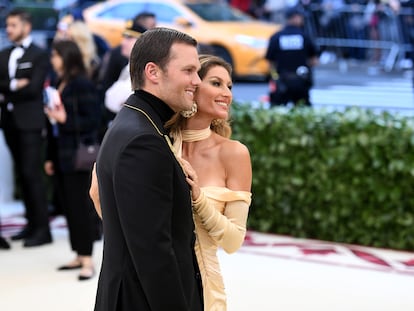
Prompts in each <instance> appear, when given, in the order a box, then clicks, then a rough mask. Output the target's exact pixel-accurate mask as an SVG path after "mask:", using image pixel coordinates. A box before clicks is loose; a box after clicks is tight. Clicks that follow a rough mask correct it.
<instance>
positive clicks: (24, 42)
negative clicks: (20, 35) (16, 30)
mask: <svg viewBox="0 0 414 311" xmlns="http://www.w3.org/2000/svg"><path fill="white" fill-rule="evenodd" d="M32 41H33V39H32V37H31V36H27V37H26V38H24V39H23V40H22V41H21V42H20V44H15V46H21V47H22V48H23V49H25V50H26V49H27V48H28V47H29V46H30V44H32Z"/></svg>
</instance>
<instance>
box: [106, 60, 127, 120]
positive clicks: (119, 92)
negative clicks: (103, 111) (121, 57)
mask: <svg viewBox="0 0 414 311" xmlns="http://www.w3.org/2000/svg"><path fill="white" fill-rule="evenodd" d="M131 93H132V86H131V77H130V74H129V64H128V65H126V66H125V67H124V69H122V71H121V73H120V74H119V78H118V80H116V81H115V83H114V84H112V86H111V87H110V88H109V89H108V90H107V91H106V92H105V107H106V108H108V109H109V110H110V111H112V112H113V113H117V112H118V111H119V110H121V108H122V105H123V104H125V102H126V100H127V99H128V97H129V95H131Z"/></svg>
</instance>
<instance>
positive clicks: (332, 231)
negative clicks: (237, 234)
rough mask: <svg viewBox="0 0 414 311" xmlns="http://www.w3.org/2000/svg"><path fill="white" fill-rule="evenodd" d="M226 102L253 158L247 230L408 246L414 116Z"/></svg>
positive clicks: (412, 228)
mask: <svg viewBox="0 0 414 311" xmlns="http://www.w3.org/2000/svg"><path fill="white" fill-rule="evenodd" d="M232 107H233V108H232V127H233V138H234V139H238V140H240V141H241V142H243V143H244V144H245V145H247V146H248V148H249V150H250V153H251V159H252V167H253V183H252V193H253V201H252V206H251V210H250V214H249V220H248V227H249V228H250V229H253V230H258V231H262V232H272V233H277V234H286V235H290V236H295V237H300V238H314V239H321V240H329V241H336V242H342V243H352V244H360V245H367V246H375V247H384V248H394V249H403V250H413V249H414V239H413V237H414V215H413V210H414V195H413V183H414V182H413V176H414V118H413V117H409V116H401V115H395V114H394V115H393V114H391V113H387V112H383V113H375V112H373V111H370V110H363V109H358V108H351V109H347V110H345V111H334V112H329V111H323V110H314V109H312V108H299V109H283V108H272V109H264V108H255V109H254V108H251V107H250V105H246V104H240V103H239V104H237V103H234V104H233V106H232Z"/></svg>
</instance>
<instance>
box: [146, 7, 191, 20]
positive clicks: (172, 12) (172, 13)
mask: <svg viewBox="0 0 414 311" xmlns="http://www.w3.org/2000/svg"><path fill="white" fill-rule="evenodd" d="M147 10H148V11H149V12H155V14H156V16H157V22H160V23H169V24H172V23H173V22H174V20H175V19H176V18H177V17H180V16H182V15H183V13H181V12H180V11H178V10H177V9H176V8H174V7H173V6H171V5H168V4H166V3H157V2H155V3H154V2H151V3H148V9H147Z"/></svg>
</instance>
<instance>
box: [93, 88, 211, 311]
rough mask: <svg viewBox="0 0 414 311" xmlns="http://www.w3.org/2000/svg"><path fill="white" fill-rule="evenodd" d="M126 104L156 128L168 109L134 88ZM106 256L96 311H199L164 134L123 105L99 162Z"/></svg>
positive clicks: (189, 239)
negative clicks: (135, 108) (133, 92)
mask: <svg viewBox="0 0 414 311" xmlns="http://www.w3.org/2000/svg"><path fill="white" fill-rule="evenodd" d="M127 103H128V104H129V105H132V106H134V107H138V108H140V109H142V110H144V111H145V112H146V113H147V114H148V116H149V117H150V118H151V119H152V120H153V121H154V123H155V125H156V126H157V127H158V129H160V130H161V131H162V132H163V131H164V130H163V124H164V122H165V121H167V120H168V119H169V118H170V117H171V115H172V113H173V112H172V111H171V110H170V108H168V106H167V105H166V104H165V103H163V102H162V101H160V100H159V99H158V98H156V97H154V96H152V95H151V94H149V93H146V92H143V91H136V92H135V94H133V95H131V97H130V98H129V99H128V101H127ZM97 174H98V180H99V194H100V200H101V207H102V214H103V228H104V255H103V263H102V269H101V273H100V277H99V283H98V291H97V297H96V305H95V311H104V310H105V311H115V310H116V311H122V310H125V311H131V310H140V311H147V310H148V311H149V310H152V311H161V310H162V311H167V310H168V311H171V310H174V311H190V310H191V311H198V310H199V311H201V310H202V309H203V308H202V297H201V294H200V288H199V285H200V277H199V273H198V266H197V264H196V258H195V254H194V241H195V236H194V223H193V217H192V209H191V198H190V191H189V186H188V184H187V182H186V180H185V176H184V174H183V171H182V168H181V167H180V165H179V164H178V162H177V160H176V159H175V156H174V154H173V153H172V151H171V149H170V148H169V146H168V144H167V142H166V141H165V138H164V137H162V136H161V135H160V134H159V133H158V132H157V131H156V129H155V128H154V126H153V125H152V124H151V122H150V121H149V120H148V118H147V117H146V116H145V115H144V114H142V113H141V112H139V111H136V110H134V109H131V108H128V107H124V108H122V109H121V111H120V112H119V113H118V114H117V116H116V118H115V119H114V121H113V123H112V124H111V126H110V128H109V130H108V131H107V133H106V135H105V137H104V139H103V142H102V145H101V149H100V154H99V156H98V160H97Z"/></svg>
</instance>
